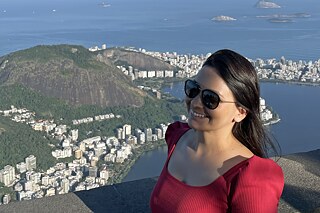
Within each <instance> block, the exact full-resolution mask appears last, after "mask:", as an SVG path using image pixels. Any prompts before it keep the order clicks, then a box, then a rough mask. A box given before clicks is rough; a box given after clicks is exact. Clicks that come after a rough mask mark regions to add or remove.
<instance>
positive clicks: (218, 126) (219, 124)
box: [185, 66, 240, 131]
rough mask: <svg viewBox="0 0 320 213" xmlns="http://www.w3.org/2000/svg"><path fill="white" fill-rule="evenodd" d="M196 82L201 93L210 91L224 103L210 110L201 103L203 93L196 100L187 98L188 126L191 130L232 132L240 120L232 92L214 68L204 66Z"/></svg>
mask: <svg viewBox="0 0 320 213" xmlns="http://www.w3.org/2000/svg"><path fill="white" fill-rule="evenodd" d="M194 80H195V81H196V82H197V83H198V84H199V86H200V88H201V91H202V90H204V89H209V90H212V91H214V92H215V93H217V94H218V95H219V97H220V100H221V101H222V102H220V103H219V105H218V106H217V108H215V109H213V110H212V109H209V108H207V107H206V106H204V105H203V103H202V101H201V92H200V93H199V94H198V95H197V96H196V97H195V98H188V97H186V98H185V102H186V105H187V110H188V124H189V126H190V127H191V128H193V129H195V130H199V131H216V130H227V131H229V130H228V129H230V131H231V130H232V127H233V125H234V123H235V122H238V119H239V117H238V116H239V113H240V111H239V108H238V107H237V106H236V104H235V103H224V102H223V101H228V102H236V100H235V98H234V96H233V94H232V92H231V90H230V89H229V87H228V86H227V84H226V83H225V82H224V80H223V79H222V78H221V77H220V76H219V74H218V72H217V70H216V69H215V68H213V67H209V66H204V67H203V68H202V69H201V70H200V71H199V72H198V74H197V75H196V77H195V78H194Z"/></svg>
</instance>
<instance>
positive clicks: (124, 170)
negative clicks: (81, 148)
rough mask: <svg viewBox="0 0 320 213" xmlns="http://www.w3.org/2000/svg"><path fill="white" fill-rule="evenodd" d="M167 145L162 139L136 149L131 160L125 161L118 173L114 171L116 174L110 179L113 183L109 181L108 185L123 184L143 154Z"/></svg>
mask: <svg viewBox="0 0 320 213" xmlns="http://www.w3.org/2000/svg"><path fill="white" fill-rule="evenodd" d="M165 145H166V143H165V140H164V139H162V140H158V141H152V142H149V143H146V144H143V145H140V146H139V147H136V148H134V149H133V154H132V156H130V158H128V159H127V160H126V161H124V163H122V164H119V165H118V166H119V167H120V168H118V169H117V171H114V172H115V173H114V174H113V176H112V177H110V179H111V181H108V184H107V185H113V184H117V183H122V181H123V180H124V178H125V177H126V176H127V175H128V173H129V171H130V170H131V167H132V166H133V165H134V164H135V163H136V161H137V160H139V158H140V157H141V156H142V154H144V153H146V152H149V151H152V150H154V149H156V148H158V147H161V146H165Z"/></svg>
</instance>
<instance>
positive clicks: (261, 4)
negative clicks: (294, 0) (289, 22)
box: [255, 0, 281, 9]
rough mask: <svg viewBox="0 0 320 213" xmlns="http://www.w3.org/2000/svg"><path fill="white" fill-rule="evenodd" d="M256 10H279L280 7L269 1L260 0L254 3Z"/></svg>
mask: <svg viewBox="0 0 320 213" xmlns="http://www.w3.org/2000/svg"><path fill="white" fill-rule="evenodd" d="M255 7H256V8H263V9H270V8H281V6H280V5H278V4H276V3H274V2H271V1H265V0H260V1H258V2H257V3H256V5H255Z"/></svg>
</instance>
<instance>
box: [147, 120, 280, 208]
mask: <svg viewBox="0 0 320 213" xmlns="http://www.w3.org/2000/svg"><path fill="white" fill-rule="evenodd" d="M189 129H190V127H189V126H188V124H186V123H181V122H175V123H173V124H171V125H170V126H169V127H168V130H167V132H166V142H167V145H168V157H167V161H166V163H165V165H164V167H163V169H162V172H161V174H160V176H159V179H158V182H157V184H156V185H155V187H154V189H153V192H152V195H151V200H150V206H151V210H152V212H153V213H157V212H159V213H166V212H176V213H189V212H190V213H197V212H199V213H200V212H201V213H206V212H210V213H214V212H237V213H242V212H243V213H244V212H245V213H263V212H265V213H271V212H277V209H278V202H279V199H280V196H281V193H282V189H283V186H284V178H283V173H282V169H281V168H280V167H279V166H278V165H277V164H276V163H275V162H274V161H273V160H271V159H264V158H260V157H258V156H255V155H254V156H253V157H251V158H249V159H247V160H244V161H242V162H240V163H239V164H237V165H235V166H233V167H232V168H231V169H230V170H228V171H227V172H226V173H225V174H223V175H222V176H220V177H219V178H217V179H216V180H215V181H213V182H212V183H210V184H209V185H206V186H190V185H187V184H185V183H183V182H181V181H179V180H178V179H176V178H175V177H173V176H172V175H171V174H170V173H169V171H168V167H167V166H168V162H169V159H170V157H171V154H172V152H173V150H174V148H175V145H176V143H177V141H178V140H179V139H180V137H181V136H182V135H183V134H184V133H185V132H186V131H187V130H189Z"/></svg>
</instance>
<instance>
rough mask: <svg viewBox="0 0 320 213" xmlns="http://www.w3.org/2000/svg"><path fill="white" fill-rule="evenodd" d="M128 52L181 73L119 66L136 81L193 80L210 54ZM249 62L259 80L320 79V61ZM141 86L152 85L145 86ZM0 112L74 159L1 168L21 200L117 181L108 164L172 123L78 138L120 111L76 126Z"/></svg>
mask: <svg viewBox="0 0 320 213" xmlns="http://www.w3.org/2000/svg"><path fill="white" fill-rule="evenodd" d="M98 49H99V48H97V49H96V50H98ZM128 50H130V51H138V52H141V53H144V54H148V55H151V56H153V57H157V58H159V59H160V60H163V61H166V62H168V63H170V64H171V65H174V66H177V67H179V68H180V70H179V71H173V70H163V71H159V70H155V71H149V70H148V71H145V70H137V69H136V68H134V67H131V66H128V67H126V66H119V68H120V69H121V70H122V71H123V73H124V74H126V75H128V76H131V78H132V80H133V81H134V80H136V79H139V78H142V79H144V78H181V79H184V78H189V77H192V76H194V75H196V74H197V71H198V70H199V69H200V67H201V65H202V63H203V62H204V60H205V58H206V57H207V56H208V55H200V56H199V55H178V54H177V53H175V52H173V53H168V52H167V53H160V52H148V51H146V50H144V49H138V50H135V49H132V48H130V49H128ZM250 61H251V62H252V64H253V65H254V66H255V68H256V70H257V73H258V76H259V78H260V79H263V80H270V81H284V82H298V83H311V84H317V83H319V82H320V76H319V73H320V60H318V61H315V62H312V61H309V62H305V61H298V62H294V61H291V60H286V59H285V58H284V57H282V58H281V59H280V61H277V60H276V59H268V60H262V59H257V60H250ZM139 88H141V89H152V88H146V87H144V86H142V85H141V86H140V87H139ZM155 92H156V94H157V98H162V97H161V92H159V91H155ZM260 105H261V116H262V120H263V121H264V123H265V124H272V123H275V122H278V121H279V120H280V119H279V118H278V117H277V116H275V115H274V113H273V112H272V111H271V110H270V109H268V108H267V107H266V103H265V100H264V99H262V98H261V99H260ZM0 115H1V116H5V117H9V118H10V119H11V120H13V121H15V122H19V123H24V124H26V125H29V126H30V127H31V128H32V129H33V130H35V131H42V132H44V134H45V135H46V136H49V137H52V138H55V139H56V140H57V141H58V143H57V144H56V145H55V144H49V145H50V146H52V147H53V148H54V150H53V151H52V156H54V157H55V158H56V159H64V158H72V161H71V162H60V163H57V164H56V165H54V166H53V167H51V168H49V169H48V170H47V171H39V170H37V166H36V165H37V158H36V156H34V155H30V156H28V157H26V158H25V161H24V162H20V163H18V164H16V165H7V166H5V167H4V168H1V170H0V182H1V183H3V185H4V186H6V187H11V188H12V189H13V190H14V191H15V193H16V200H30V199H34V198H41V197H44V196H52V195H56V194H64V193H68V192H71V191H80V190H89V189H92V188H96V187H99V186H103V185H107V184H112V183H113V182H112V181H111V179H112V177H114V176H117V175H119V173H121V172H122V171H118V170H115V169H113V168H112V167H108V165H110V164H120V165H121V164H123V163H125V162H126V161H128V160H129V158H130V156H132V155H133V152H132V151H133V150H134V149H136V148H138V147H141V146H148V145H150V144H154V143H156V142H157V141H163V139H164V136H165V132H166V129H167V126H168V123H167V124H159V125H158V126H156V127H149V128H144V129H139V128H135V129H132V126H131V124H127V123H126V124H123V125H122V128H117V129H116V130H115V132H116V135H114V136H104V137H101V136H95V137H90V138H86V139H84V140H81V141H79V140H78V133H79V132H78V129H77V128H76V127H77V125H79V124H83V123H90V122H99V121H103V120H108V119H117V118H120V117H121V115H114V114H113V113H109V114H103V115H92V117H87V118H78V119H74V120H73V121H72V125H73V126H71V127H70V126H67V125H63V124H60V125H57V124H56V123H55V121H54V120H45V119H42V120H36V119H35V116H36V115H35V113H34V112H32V111H30V110H29V109H26V108H17V107H15V106H11V108H10V109H1V110H0ZM179 119H180V120H182V121H185V120H186V119H187V117H186V116H185V115H180V116H179ZM168 122H171V121H168ZM101 162H102V163H101ZM107 163H108V164H107ZM12 199H14V198H11V197H10V195H9V194H5V195H4V196H3V197H2V203H3V204H7V203H9V202H10V200H12Z"/></svg>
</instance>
